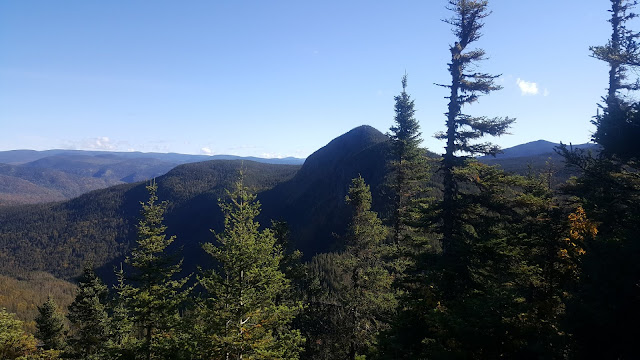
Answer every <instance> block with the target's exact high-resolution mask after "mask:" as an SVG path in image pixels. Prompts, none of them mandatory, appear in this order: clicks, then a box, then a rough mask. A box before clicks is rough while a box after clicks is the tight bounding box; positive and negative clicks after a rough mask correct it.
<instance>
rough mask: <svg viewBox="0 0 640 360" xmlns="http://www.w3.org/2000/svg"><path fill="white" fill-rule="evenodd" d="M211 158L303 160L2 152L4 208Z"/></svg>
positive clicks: (75, 193)
mask: <svg viewBox="0 0 640 360" xmlns="http://www.w3.org/2000/svg"><path fill="white" fill-rule="evenodd" d="M207 160H247V161H256V162H261V163H269V164H292V165H299V164H302V163H303V162H304V159H298V158H291V157H289V158H283V159H264V158H256V157H240V156H233V155H214V156H206V155H185V154H175V153H168V154H163V153H140V152H106V151H81V150H47V151H34V150H12V151H1V152H0V206H2V205H15V204H28V203H44V202H50V201H61V200H66V199H71V198H74V197H76V196H79V195H81V194H84V193H86V192H88V191H92V190H96V189H102V188H106V187H108V186H112V185H117V184H123V183H133V182H138V181H143V180H148V179H151V178H155V177H158V176H161V175H163V174H166V173H167V172H168V171H169V170H171V169H173V168H174V167H176V166H178V165H181V164H185V163H192V162H200V161H207Z"/></svg>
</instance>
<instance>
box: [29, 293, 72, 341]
mask: <svg viewBox="0 0 640 360" xmlns="http://www.w3.org/2000/svg"><path fill="white" fill-rule="evenodd" d="M64 328H65V326H64V316H63V315H62V314H61V313H60V310H59V309H58V305H57V304H56V302H55V301H54V300H53V298H51V297H48V298H47V301H45V303H44V304H42V306H38V316H37V317H36V329H37V331H36V338H38V339H39V340H40V341H42V348H43V349H44V350H63V349H64V347H65V330H64Z"/></svg>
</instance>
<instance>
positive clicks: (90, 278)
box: [67, 263, 109, 359]
mask: <svg viewBox="0 0 640 360" xmlns="http://www.w3.org/2000/svg"><path fill="white" fill-rule="evenodd" d="M108 295H109V291H108V289H107V286H106V285H105V284H104V283H103V282H102V281H101V280H100V278H98V276H97V275H96V273H95V271H94V270H93V264H91V263H88V264H86V265H85V267H84V270H83V272H82V276H81V277H80V278H79V279H78V291H77V294H76V298H75V299H74V301H73V302H72V303H71V304H70V305H69V309H68V310H69V312H68V314H67V318H68V319H69V321H70V322H71V330H72V334H73V336H72V337H71V338H70V339H69V340H68V343H69V346H70V347H71V348H72V350H71V353H72V355H73V357H74V358H78V359H104V358H107V354H106V349H107V339H108V335H109V328H108V325H109V321H108V317H107V309H106V304H107V300H108V299H107V297H108Z"/></svg>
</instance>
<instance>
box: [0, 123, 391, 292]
mask: <svg viewBox="0 0 640 360" xmlns="http://www.w3.org/2000/svg"><path fill="white" fill-rule="evenodd" d="M385 145H386V136H384V135H383V134H382V133H380V132H379V131H377V130H375V129H373V128H371V127H367V126H363V127H359V128H356V129H354V130H352V131H350V132H348V133H347V134H345V135H343V136H341V137H338V138H337V139H335V140H333V141H332V142H331V143H329V144H328V145H327V146H325V147H323V148H322V149H320V150H318V151H317V152H316V153H314V154H313V155H311V156H310V157H309V159H308V160H307V161H306V162H305V164H304V165H303V166H302V168H300V167H299V166H293V165H275V164H264V163H257V162H252V161H237V160H230V161H224V160H212V161H207V162H200V163H192V164H184V165H181V166H178V167H176V168H175V169H173V170H171V171H170V172H169V173H167V174H166V175H163V176H160V177H158V178H157V182H158V185H159V193H158V195H159V197H160V199H162V200H168V201H170V207H169V210H168V213H167V216H166V224H167V225H168V227H169V229H168V232H169V233H170V234H175V235H177V237H178V238H177V240H176V242H175V248H183V251H184V252H183V254H184V256H185V258H188V259H189V262H188V263H187V264H185V265H186V267H187V268H189V269H191V270H193V269H195V266H196V263H198V262H200V261H199V260H200V259H202V256H203V255H204V253H203V252H202V250H201V249H200V244H201V243H203V242H205V241H211V239H212V235H211V232H210V229H214V230H220V229H221V228H222V213H221V211H220V209H219V207H218V204H217V201H218V199H219V198H222V197H224V195H225V189H228V188H230V187H231V186H232V184H233V182H234V181H236V180H237V178H238V173H239V171H240V169H243V173H244V181H245V183H246V184H247V185H248V186H250V187H251V188H253V189H254V190H255V191H256V192H257V193H258V199H259V200H260V201H261V202H262V204H263V206H262V208H263V214H262V216H261V223H262V224H263V225H269V221H270V219H284V220H287V221H289V222H290V224H291V228H292V237H293V241H294V242H295V245H296V246H298V247H300V248H302V250H304V251H305V252H306V253H307V254H308V255H312V254H313V253H315V252H318V251H326V250H328V249H330V248H332V247H334V246H335V240H336V239H335V238H334V237H333V236H332V235H331V234H332V233H336V234H341V233H343V232H344V227H345V226H346V213H345V211H346V207H345V206H344V196H345V195H346V191H347V189H348V185H349V181H350V179H351V178H353V177H355V176H357V175H358V174H361V175H362V176H363V177H365V179H367V181H368V182H370V183H371V184H372V189H379V184H380V183H381V182H382V179H383V177H384V166H385V165H384V164H385V160H384V153H385V151H384V147H385ZM298 170H299V171H298ZM294 175H295V176H294ZM374 191H375V192H379V191H377V190H374ZM146 196H147V195H146V192H145V189H144V184H143V183H138V184H123V185H118V186H113V187H110V188H107V189H103V190H96V191H93V192H90V193H88V194H85V195H82V196H80V197H78V198H75V199H72V200H69V201H66V202H62V203H52V204H37V205H23V206H12V207H5V208H1V209H0V272H2V273H4V274H13V273H15V272H18V271H48V272H51V273H52V274H54V275H55V276H58V277H62V278H66V279H69V278H71V277H73V276H74V275H76V274H77V273H78V271H79V270H80V267H81V265H82V264H83V263H84V262H86V261H88V260H93V261H94V262H95V263H96V264H106V265H105V267H104V269H107V270H105V271H107V272H109V271H110V269H111V266H110V265H109V263H110V264H116V263H118V262H119V261H120V259H121V258H122V256H123V255H124V254H126V253H127V251H128V250H129V248H130V245H131V244H132V243H133V242H134V241H135V231H134V224H135V222H136V220H137V217H138V214H139V209H140V206H139V202H140V201H143V200H145V199H146Z"/></svg>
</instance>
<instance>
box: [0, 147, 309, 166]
mask: <svg viewBox="0 0 640 360" xmlns="http://www.w3.org/2000/svg"><path fill="white" fill-rule="evenodd" d="M74 155H75V156H86V157H111V158H119V159H138V158H146V159H155V160H160V161H164V162H168V163H175V164H186V163H192V162H199V161H207V160H251V161H257V162H263V163H268V164H287V165H301V164H302V163H303V162H304V159H301V158H294V157H286V158H281V159H278V158H275V159H266V158H259V157H252V156H245V157H243V156H236V155H212V156H209V155H189V154H177V153H153V152H151V153H143V152H138V151H131V152H115V151H92V150H62V149H55V150H44V151H36V150H10V151H0V163H4V164H12V165H19V164H24V163H28V162H33V161H36V160H39V159H42V158H46V157H50V156H74Z"/></svg>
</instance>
